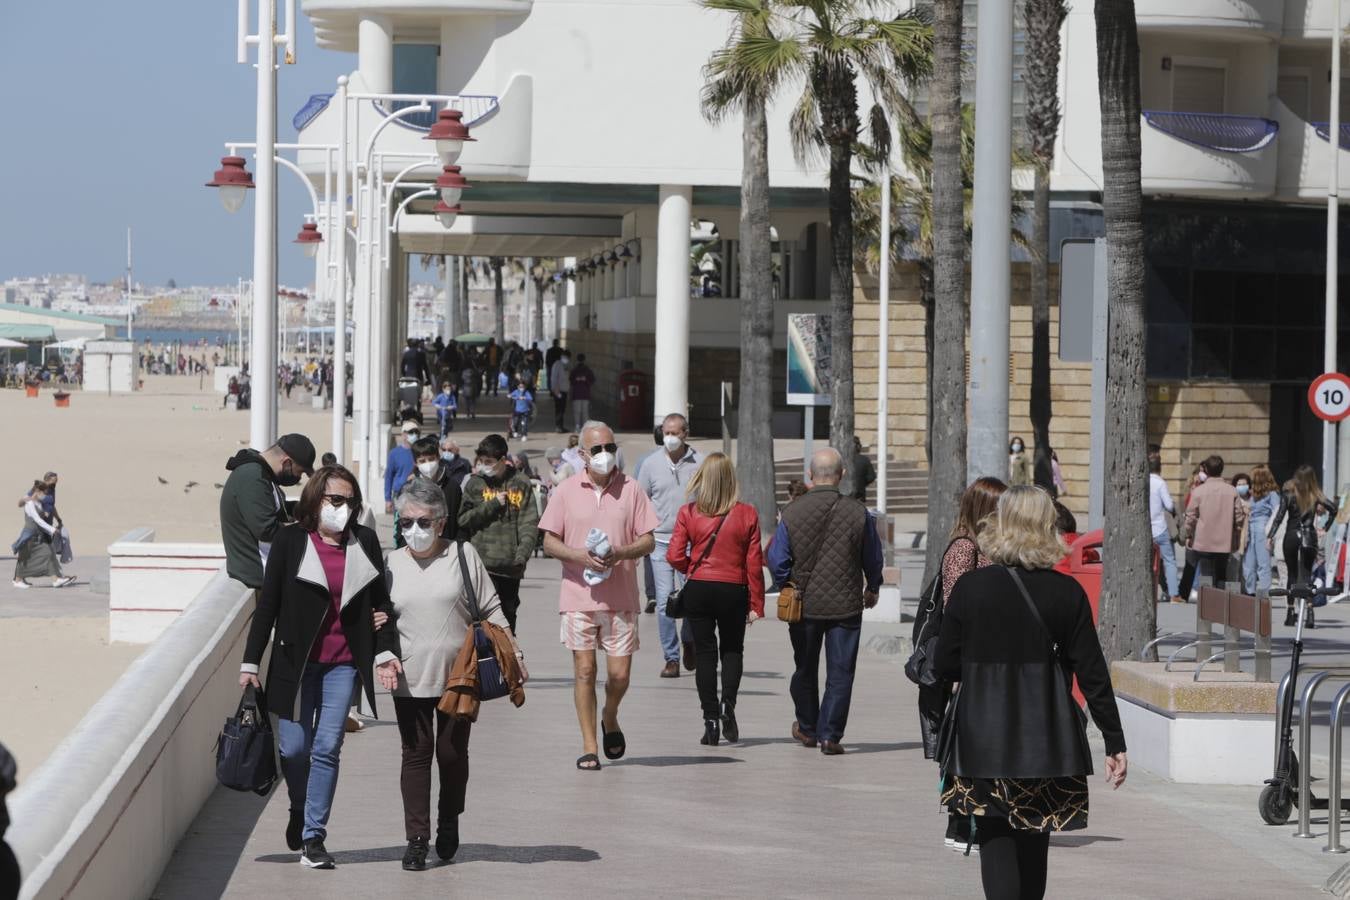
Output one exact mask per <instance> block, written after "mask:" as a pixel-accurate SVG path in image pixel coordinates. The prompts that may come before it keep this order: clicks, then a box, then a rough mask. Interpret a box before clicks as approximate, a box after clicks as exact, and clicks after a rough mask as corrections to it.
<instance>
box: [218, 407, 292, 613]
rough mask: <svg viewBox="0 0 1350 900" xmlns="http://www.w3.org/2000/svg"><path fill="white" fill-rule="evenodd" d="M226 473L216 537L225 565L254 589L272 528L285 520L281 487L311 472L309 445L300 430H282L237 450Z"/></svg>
mask: <svg viewBox="0 0 1350 900" xmlns="http://www.w3.org/2000/svg"><path fill="white" fill-rule="evenodd" d="M225 468H226V469H227V470H229V473H230V476H229V478H227V479H225V486H224V488H222V489H221V492H220V537H221V541H222V542H223V543H224V544H225V571H226V572H227V573H228V574H229V576H230V577H231V578H233V579H234V580H235V581H240V582H243V583H244V584H245V585H246V586H248V587H251V588H253V589H255V590H257V589H259V588H261V587H262V584H263V566H265V565H266V564H267V551H268V550H269V549H270V548H271V546H272V537H273V535H275V534H276V531H277V528H278V527H279V526H281V525H283V524H285V523H286V522H289V521H290V515H289V513H287V512H286V495H285V494H283V493H282V492H281V489H282V488H283V487H293V486H295V485H297V484H299V483H300V476H301V475H302V474H303V475H313V474H314V445H313V444H312V443H310V440H309V438H307V437H305V436H304V435H303V434H285V435H282V436H281V437H280V438H278V439H277V442H276V443H275V444H273V445H272V446H271V447H268V448H267V449H266V450H264V451H262V452H261V453H259V452H258V451H257V450H240V451H239V452H238V453H236V454H235V455H234V456H232V457H230V460H229V462H227V463H225Z"/></svg>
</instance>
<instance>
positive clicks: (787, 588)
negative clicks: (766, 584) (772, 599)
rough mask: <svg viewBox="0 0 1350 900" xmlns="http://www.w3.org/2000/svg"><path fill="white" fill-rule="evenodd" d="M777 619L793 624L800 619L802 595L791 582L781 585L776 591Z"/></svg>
mask: <svg viewBox="0 0 1350 900" xmlns="http://www.w3.org/2000/svg"><path fill="white" fill-rule="evenodd" d="M778 620H779V621H780V622H787V623H788V624H789V625H795V624H797V623H798V622H800V621H801V620H802V595H801V594H799V593H797V586H796V585H794V584H793V583H792V582H790V581H789V582H788V583H787V584H785V585H783V588H782V590H780V591H779V592H778Z"/></svg>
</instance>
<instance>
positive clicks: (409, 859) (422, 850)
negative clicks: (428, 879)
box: [403, 837, 427, 872]
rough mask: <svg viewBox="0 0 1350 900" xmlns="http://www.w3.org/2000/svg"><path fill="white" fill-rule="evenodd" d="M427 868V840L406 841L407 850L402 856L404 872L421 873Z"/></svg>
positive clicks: (417, 838) (416, 838)
mask: <svg viewBox="0 0 1350 900" xmlns="http://www.w3.org/2000/svg"><path fill="white" fill-rule="evenodd" d="M426 867H427V839H426V838H424V837H415V838H413V839H412V840H410V841H408V849H407V850H406V851H405V852H404V854H403V870H404V871H405V872H421V871H422V870H424V869H425V868H426Z"/></svg>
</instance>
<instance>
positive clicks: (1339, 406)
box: [1308, 372, 1350, 422]
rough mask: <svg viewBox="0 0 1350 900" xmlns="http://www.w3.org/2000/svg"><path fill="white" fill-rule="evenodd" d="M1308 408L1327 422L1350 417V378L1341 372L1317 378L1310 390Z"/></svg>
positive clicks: (1329, 373)
mask: <svg viewBox="0 0 1350 900" xmlns="http://www.w3.org/2000/svg"><path fill="white" fill-rule="evenodd" d="M1308 406H1309V407H1310V408H1311V409H1312V411H1313V415H1315V416H1317V418H1319V419H1322V420H1324V421H1327V422H1339V421H1341V420H1342V419H1344V418H1345V417H1346V416H1350V377H1347V376H1345V375H1342V374H1341V373H1340V372H1328V373H1326V374H1325V375H1319V376H1317V380H1316V381H1314V382H1313V383H1312V385H1311V386H1310V387H1309V388H1308Z"/></svg>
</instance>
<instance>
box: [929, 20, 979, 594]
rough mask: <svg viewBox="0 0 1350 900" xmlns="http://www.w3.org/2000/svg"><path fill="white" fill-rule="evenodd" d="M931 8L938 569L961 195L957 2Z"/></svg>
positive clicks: (961, 356) (961, 347)
mask: <svg viewBox="0 0 1350 900" xmlns="http://www.w3.org/2000/svg"><path fill="white" fill-rule="evenodd" d="M933 6H934V10H933V77H932V80H931V81H930V85H931V94H930V98H931V99H930V101H929V109H930V110H931V111H932V113H931V115H932V128H933V188H932V189H933V352H932V354H931V356H932V359H933V393H932V398H933V399H932V406H931V413H930V416H929V420H928V433H929V435H930V440H931V442H932V456H931V460H930V463H929V467H928V556H927V566H926V568H925V576H924V577H925V581H926V580H927V579H929V578H931V577H932V574H933V573H935V572H936V571H937V570H938V566H939V564H940V562H941V558H942V551H943V549H944V548H945V547H946V544H947V535H948V534H949V533H950V532H951V530H952V525H953V524H954V523H955V522H956V512H957V507H958V506H959V504H960V502H961V494H962V492H963V491H964V490H965V487H966V322H967V320H968V319H969V317H970V309H969V307H968V306H967V301H966V237H965V197H964V191H963V189H962V178H961V49H962V48H961V15H962V9H961V6H962V0H937V2H936V3H934V5H933Z"/></svg>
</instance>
